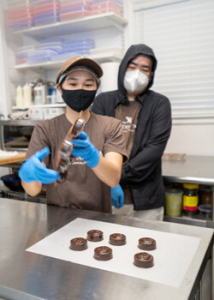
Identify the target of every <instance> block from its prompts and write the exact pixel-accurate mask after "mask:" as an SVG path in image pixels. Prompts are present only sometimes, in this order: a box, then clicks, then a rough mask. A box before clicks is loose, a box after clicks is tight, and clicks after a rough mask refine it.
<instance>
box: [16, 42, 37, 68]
mask: <svg viewBox="0 0 214 300" xmlns="http://www.w3.org/2000/svg"><path fill="white" fill-rule="evenodd" d="M35 50H36V48H35V47H34V46H33V45H29V46H25V47H20V48H19V49H18V50H17V51H16V64H17V65H19V64H23V63H26V62H27V58H28V56H29V55H30V54H31V53H32V52H33V51H35Z"/></svg>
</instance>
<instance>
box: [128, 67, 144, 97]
mask: <svg viewBox="0 0 214 300" xmlns="http://www.w3.org/2000/svg"><path fill="white" fill-rule="evenodd" d="M148 83H149V78H148V76H146V75H145V74H144V73H142V72H140V71H139V70H138V69H137V70H134V71H127V72H126V73H125V76H124V80H123V84H124V87H125V89H126V90H127V91H129V92H135V93H137V92H141V91H143V90H144V89H145V88H146V87H147V85H148Z"/></svg>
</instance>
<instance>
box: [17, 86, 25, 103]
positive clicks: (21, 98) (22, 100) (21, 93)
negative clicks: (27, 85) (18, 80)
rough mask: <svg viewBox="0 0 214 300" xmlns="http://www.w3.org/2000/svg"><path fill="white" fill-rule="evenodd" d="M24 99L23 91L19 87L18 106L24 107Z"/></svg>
mask: <svg viewBox="0 0 214 300" xmlns="http://www.w3.org/2000/svg"><path fill="white" fill-rule="evenodd" d="M23 105H24V98H23V89H22V87H21V86H20V85H19V86H18V87H17V89H16V106H23Z"/></svg>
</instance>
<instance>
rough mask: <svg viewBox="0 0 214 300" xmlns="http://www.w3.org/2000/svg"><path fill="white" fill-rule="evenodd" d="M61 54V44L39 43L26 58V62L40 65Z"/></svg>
mask: <svg viewBox="0 0 214 300" xmlns="http://www.w3.org/2000/svg"><path fill="white" fill-rule="evenodd" d="M62 52H63V49H62V43H61V42H54V41H52V42H45V43H41V44H40V46H38V47H37V49H36V50H35V51H33V52H31V53H30V55H28V57H27V62H28V63H30V64H34V63H41V62H46V61H50V60H52V57H54V56H57V55H59V54H61V53H62Z"/></svg>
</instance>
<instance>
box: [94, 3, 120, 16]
mask: <svg viewBox="0 0 214 300" xmlns="http://www.w3.org/2000/svg"><path fill="white" fill-rule="evenodd" d="M108 12H114V13H116V14H118V15H120V16H121V15H122V3H121V2H120V1H119V0H92V1H91V15H96V14H104V13H108Z"/></svg>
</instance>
